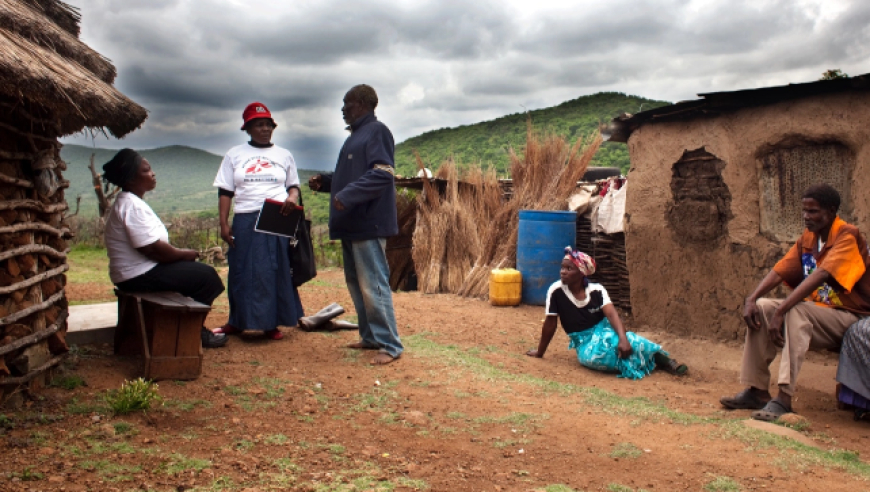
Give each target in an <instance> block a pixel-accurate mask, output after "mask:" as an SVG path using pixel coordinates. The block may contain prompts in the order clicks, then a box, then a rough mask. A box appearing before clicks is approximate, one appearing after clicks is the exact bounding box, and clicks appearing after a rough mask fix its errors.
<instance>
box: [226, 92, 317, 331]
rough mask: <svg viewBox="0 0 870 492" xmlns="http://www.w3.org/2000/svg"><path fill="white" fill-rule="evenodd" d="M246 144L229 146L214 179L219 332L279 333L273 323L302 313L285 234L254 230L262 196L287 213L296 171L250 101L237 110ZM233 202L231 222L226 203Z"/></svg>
mask: <svg viewBox="0 0 870 492" xmlns="http://www.w3.org/2000/svg"><path fill="white" fill-rule="evenodd" d="M242 120H243V121H244V124H243V125H242V131H245V132H247V133H248V135H250V137H251V139H250V141H248V143H245V144H242V145H237V146H235V147H233V148H232V149H230V150H229V151H228V152H227V154H226V156H224V160H223V162H222V163H221V167H220V170H219V171H218V173H217V177H215V180H214V186H215V187H217V188H218V205H219V214H220V225H221V238H223V240H224V241H226V242H227V244H229V246H230V249H229V252H228V254H227V260H228V263H229V277H228V282H227V283H228V291H227V296H228V297H229V301H230V319H229V321H228V322H227V324H226V325H224V326H223V328H219V329H218V330H220V331H221V332H223V333H228V334H231V333H240V332H242V331H245V330H251V331H262V332H264V333H265V335H266V336H267V337H268V338H271V339H273V340H280V339H281V338H283V337H284V335H283V333H281V331H279V330H278V327H279V326H296V324H297V322H298V320H299V318H300V317H302V316H304V314H303V312H302V302H301V301H300V299H299V293H298V292H297V291H296V287H294V285H293V279H292V275H291V269H290V256H289V253H288V248H289V245H288V238H286V237H283V236H276V235H272V234H264V233H261V232H257V231H255V230H254V225H255V224H256V221H257V216H258V213H259V211H260V209H261V207H262V206H263V202H264V201H265V200H267V199H271V200H278V201H282V202H284V206H283V208H282V212H283V213H285V214H287V213H289V212H290V211H292V210H293V208H294V207H296V204H297V203H299V175H298V174H297V172H296V162H295V161H294V160H293V155H292V154H290V151H288V150H287V149H284V148H281V147H278V146H277V145H275V144H273V143H272V132H273V131H274V130H275V127H276V126H277V125H276V124H275V120H273V119H272V113H270V112H269V109H268V108H266V106H265V105H264V104H262V103H259V102H254V103H251V104H249V105H248V107H246V108H245V111H244V112H243V113H242ZM233 201H235V208H234V214H233V222H232V226H230V222H229V216H230V208H231V207H232V205H233Z"/></svg>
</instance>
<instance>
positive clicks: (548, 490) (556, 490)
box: [544, 483, 578, 492]
mask: <svg viewBox="0 0 870 492" xmlns="http://www.w3.org/2000/svg"><path fill="white" fill-rule="evenodd" d="M544 491H545V492H578V491H576V490H574V489H572V488H571V487H569V486H567V485H565V484H561V483H557V484H553V485H547V486H546V487H544Z"/></svg>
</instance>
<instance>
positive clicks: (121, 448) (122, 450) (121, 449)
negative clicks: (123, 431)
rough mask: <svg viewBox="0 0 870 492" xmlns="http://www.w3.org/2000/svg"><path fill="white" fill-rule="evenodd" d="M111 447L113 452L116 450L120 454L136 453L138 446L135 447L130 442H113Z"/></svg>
mask: <svg viewBox="0 0 870 492" xmlns="http://www.w3.org/2000/svg"><path fill="white" fill-rule="evenodd" d="M109 449H110V450H111V451H112V452H115V453H118V454H135V453H136V448H134V447H133V445H132V444H130V443H128V442H116V443H112V444H111V445H109Z"/></svg>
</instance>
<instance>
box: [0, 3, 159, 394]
mask: <svg viewBox="0 0 870 492" xmlns="http://www.w3.org/2000/svg"><path fill="white" fill-rule="evenodd" d="M79 20H80V18H79V14H78V12H77V10H75V8H73V7H71V6H69V5H67V4H65V3H63V2H60V1H56V0H18V1H16V0H0V402H2V401H5V400H7V399H8V398H9V397H10V395H16V394H20V393H21V392H20V391H19V390H21V389H27V388H29V387H31V386H33V385H36V386H38V385H39V384H41V383H43V382H44V381H43V380H44V375H45V374H46V371H48V370H49V369H51V368H52V367H53V366H55V365H56V364H57V363H58V362H59V361H60V360H61V358H62V357H63V353H64V352H65V351H66V348H67V347H66V344H65V342H64V333H65V331H66V323H65V320H66V317H67V300H66V296H65V293H64V286H65V283H66V277H65V272H66V271H67V269H68V266H67V262H66V254H67V239H68V238H69V237H70V231H69V228H68V226H67V223H66V221H65V218H64V217H65V215H66V214H67V213H68V208H69V207H68V206H67V203H66V200H65V197H64V190H65V188H66V187H67V185H68V183H67V182H66V181H65V180H64V179H63V175H62V172H63V171H64V170H65V169H66V164H65V163H64V162H63V161H62V160H61V159H60V155H59V151H60V147H61V144H60V143H59V142H58V138H59V137H61V136H64V135H70V134H72V133H75V132H79V131H82V130H83V129H85V128H90V129H91V130H92V131H103V130H105V131H108V132H109V133H111V134H112V135H114V136H116V137H122V136H124V135H126V134H127V133H129V132H131V131H133V130H134V129H136V128H138V127H139V126H140V125H141V124H142V122H143V121H144V120H145V118H146V117H147V113H146V111H145V109H144V108H142V107H140V106H139V105H137V104H135V103H134V102H132V101H130V100H129V99H127V98H126V97H125V96H124V95H123V94H121V93H120V92H118V91H117V90H116V89H115V88H114V87H112V82H113V81H114V79H115V67H114V66H113V65H112V64H111V62H109V61H108V60H107V59H105V58H103V57H102V56H100V54H99V53H97V52H95V51H93V50H92V49H90V48H89V47H88V46H87V45H85V44H84V43H82V42H81V41H80V40H79V39H78V36H79Z"/></svg>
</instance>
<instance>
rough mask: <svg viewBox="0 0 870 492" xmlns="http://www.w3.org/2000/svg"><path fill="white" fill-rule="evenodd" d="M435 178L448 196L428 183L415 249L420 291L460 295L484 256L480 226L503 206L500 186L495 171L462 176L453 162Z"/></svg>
mask: <svg viewBox="0 0 870 492" xmlns="http://www.w3.org/2000/svg"><path fill="white" fill-rule="evenodd" d="M418 165H420V166H422V162H420V160H419V158H418ZM436 177H438V178H441V179H443V180H445V181H446V182H447V186H446V189H445V190H444V193H443V195H442V194H440V193H439V190H437V189H436V188H435V187H434V186H432V185H431V184H430V183H429V182H424V188H423V193H422V194H421V195H419V197H418V201H419V205H418V206H419V214H418V220H417V229H416V230H415V232H414V250H413V257H414V264H415V265H416V266H417V276H418V279H419V283H418V287H419V289H420V290H421V291H423V292H424V293H427V294H433V293H438V292H451V293H457V292H459V289H460V288H461V287H462V284H463V282H464V280H465V277H466V276H467V275H468V271H469V270H471V269H472V267H473V266H474V261H475V260H476V259H477V258H478V257H479V256H480V248H481V245H482V244H483V238H482V237H481V234H480V232H481V230H482V227H481V224H485V223H487V222H488V221H489V220H490V219H491V218H492V214H493V213H494V212H495V211H496V210H497V209H498V208H499V206H500V205H501V188H500V186H499V183H498V178H497V177H496V174H495V172H494V171H487V172H484V171H482V170H481V169H480V168H479V167H478V166H471V167H470V169H469V170H468V171H466V172H465V173H464V176H462V177H460V173H459V170H458V168H457V166H456V164H455V163H454V162H452V161H447V162H445V163H444V164H442V165H441V167H440V168H439V169H438V172H437V173H436Z"/></svg>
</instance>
